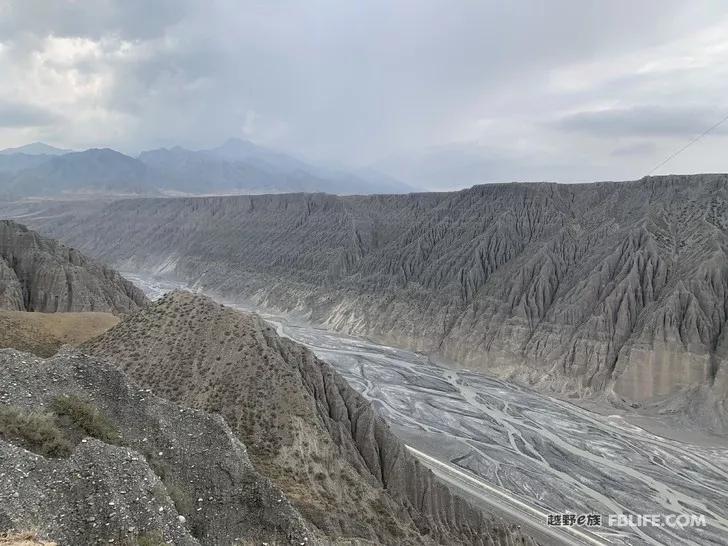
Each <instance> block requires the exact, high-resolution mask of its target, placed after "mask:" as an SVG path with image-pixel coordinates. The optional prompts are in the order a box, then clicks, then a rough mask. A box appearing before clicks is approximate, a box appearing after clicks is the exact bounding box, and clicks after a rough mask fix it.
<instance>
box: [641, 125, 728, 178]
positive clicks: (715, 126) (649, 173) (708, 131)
mask: <svg viewBox="0 0 728 546" xmlns="http://www.w3.org/2000/svg"><path fill="white" fill-rule="evenodd" d="M726 121H728V115H726V116H725V117H724V118H723V119H721V120H720V121H719V122H718V123H716V124H715V125H713V126H712V127H710V128H708V129H706V130H705V131H703V132H702V133H701V134H699V135H698V136H696V137H695V138H694V139H692V140H691V141H690V142H688V143H687V144H686V145H685V146H683V147H682V148H680V149H679V150H677V151H676V152H674V153H673V154H672V155H670V156H669V157H668V158H667V159H665V160H664V161H663V162H661V163H659V164H658V165H657V166H656V167H655V168H654V169H652V170H651V171H650V172H648V173H647V174H646V175H645V176H650V175H651V174H652V173H654V172H655V171H656V170H657V169H659V168H660V167H662V166H663V165H665V164H666V163H669V162H670V161H672V160H673V159H675V158H676V157H677V156H679V155H680V154H681V153H683V152H684V151H685V150H687V149H688V148H690V146H692V145H693V144H695V143H696V142H697V141H698V140H700V139H701V138H703V137H704V136H705V135H707V134H708V133H710V132H712V131H714V130H716V129H717V128H718V127H720V126H721V125H723V124H724V123H725V122H726Z"/></svg>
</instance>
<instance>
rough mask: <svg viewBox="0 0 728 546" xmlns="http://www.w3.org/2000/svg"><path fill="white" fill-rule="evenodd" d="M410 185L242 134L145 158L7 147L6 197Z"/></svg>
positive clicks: (399, 188) (390, 189) (1, 165)
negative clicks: (310, 159)
mask: <svg viewBox="0 0 728 546" xmlns="http://www.w3.org/2000/svg"><path fill="white" fill-rule="evenodd" d="M410 190H411V188H410V187H408V186H406V185H405V184H403V183H401V182H399V181H397V180H394V179H392V178H389V177H387V176H385V175H382V174H380V173H376V172H374V171H356V172H350V171H344V170H334V169H328V168H325V167H320V166H316V165H312V164H309V163H306V162H303V161H301V160H298V159H296V158H294V157H291V156H289V155H287V154H284V153H281V152H277V151H274V150H270V149H267V148H264V147H261V146H258V145H256V144H253V143H251V142H247V141H244V140H239V139H230V140H228V141H227V142H225V143H224V144H223V145H222V146H219V147H217V148H211V149H207V150H197V151H194V150H188V149H185V148H182V147H179V146H176V147H173V148H160V149H156V150H149V151H144V152H142V153H140V154H139V155H138V157H131V156H128V155H125V154H122V153H120V152H117V151H115V150H111V149H109V148H103V149H98V148H93V149H89V150H85V151H81V152H72V151H69V150H62V149H59V148H54V147H52V146H48V145H46V144H42V143H34V144H29V145H26V146H21V147H19V148H9V149H6V150H2V151H0V198H4V199H17V198H23V197H57V196H66V197H68V196H79V195H89V194H91V195H113V196H118V195H160V194H192V195H200V194H203V195H204V194H229V193H289V192H326V193H335V194H369V193H398V192H399V193H401V192H406V191H410Z"/></svg>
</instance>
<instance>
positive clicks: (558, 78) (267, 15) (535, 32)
mask: <svg viewBox="0 0 728 546" xmlns="http://www.w3.org/2000/svg"><path fill="white" fill-rule="evenodd" d="M721 25H722V26H721ZM716 26H717V30H715V28H716ZM723 31H728V12H726V8H725V7H724V6H723V4H722V3H721V2H718V1H716V2H698V3H686V2H682V1H676V0H668V1H657V0H646V1H643V2H638V3H634V2H627V1H626V0H616V1H614V2H609V3H598V4H595V3H591V2H582V1H580V0H560V1H553V2H545V1H539V0H531V1H528V2H522V3H506V2H495V1H492V2H485V1H484V2H455V3H453V2H444V1H442V0H398V1H396V2H391V1H389V0H372V1H370V2H365V3H360V2H340V1H338V0H313V1H311V2H296V1H293V0H277V1H275V2H263V1H258V0H247V1H240V0H210V1H209V2H192V1H188V0H164V1H159V2H147V1H143V0H127V1H121V0H98V1H90V0H89V1H74V2H70V1H69V2H65V1H63V2H52V3H49V2H43V1H40V0H10V1H7V2H4V3H2V4H0V72H2V73H3V74H4V78H3V81H2V83H0V100H5V101H8V102H24V103H27V104H31V105H33V106H35V107H37V108H40V109H43V110H47V111H48V112H51V113H54V114H56V115H57V116H58V117H57V118H56V121H54V122H53V123H52V124H51V125H49V126H45V127H42V128H38V130H37V131H36V132H35V133H33V132H32V131H28V130H23V131H16V132H12V131H10V130H4V131H0V145H3V146H5V145H7V146H10V145H17V144H21V143H22V142H23V141H26V140H37V139H40V138H47V139H50V140H52V141H54V142H56V143H58V144H60V145H63V146H67V147H74V148H82V147H85V146H95V145H108V146H114V147H117V148H120V149H122V150H124V151H129V152H134V151H139V150H141V149H144V148H149V147H157V146H169V145H174V144H182V145H185V146H190V147H202V146H208V145H211V144H215V143H218V142H220V141H222V140H224V139H226V138H228V137H233V136H236V137H243V138H249V139H251V140H253V141H256V142H258V143H260V144H266V145H269V146H273V147H277V148H280V149H283V150H285V151H288V152H290V153H294V154H297V155H301V156H303V157H305V158H308V159H313V160H318V161H324V162H329V163H344V164H353V165H356V166H364V165H369V164H375V165H378V166H380V167H381V168H386V169H387V171H388V172H389V173H392V174H399V175H400V176H404V175H407V176H414V177H422V178H426V179H427V184H428V185H429V186H431V187H445V186H448V187H452V186H461V185H466V184H469V183H471V181H484V180H495V179H519V178H522V177H525V176H528V177H530V178H536V179H538V178H551V179H560V178H563V179H569V180H572V179H586V178H588V177H595V176H598V177H604V178H616V177H621V176H626V177H630V176H632V175H633V174H634V175H635V176H636V175H641V174H642V171H643V170H644V169H645V168H646V167H647V165H648V164H650V163H654V162H655V161H654V160H655V155H658V156H659V155H660V154H662V153H667V151H668V150H671V149H674V148H675V145H676V144H677V142H676V139H680V138H682V137H683V136H687V135H688V134H690V133H691V131H694V130H695V129H696V128H698V127H702V125H701V124H702V123H703V121H705V120H707V119H709V118H710V117H711V115H712V112H713V111H717V110H719V109H720V107H721V102H722V101H724V99H723V97H725V96H728V95H727V94H726V92H728V74H726V71H728V69H724V68H722V67H724V66H725V67H728V56H727V55H726V53H725V51H726V49H725V48H723V49H721V46H722V45H724V40H725V38H723V36H725V35H726V32H723ZM6 75H7V77H6ZM688 105H689V106H688ZM722 105H723V106H728V104H726V103H724V104H722ZM605 111H608V112H609V114H605V113H604V112H605ZM574 112H577V113H576V114H575V113H574ZM555 118H557V119H558V122H553V119H555ZM635 136H643V137H649V139H651V141H652V150H649V149H647V148H645V149H643V150H641V151H640V150H639V148H635V151H634V153H631V154H621V155H620V161H619V162H618V163H619V164H618V165H615V163H616V162H615V161H614V155H612V154H613V150H615V149H619V148H622V147H625V146H629V145H631V144H632V143H631V142H628V141H630V140H631V139H633V137H635ZM715 138H720V137H718V136H716V137H715ZM443 149H447V150H449V151H448V153H447V154H443V153H442V150H443ZM415 157H416V158H419V159H418V161H420V165H427V166H428V167H427V169H426V172H424V173H423V169H422V168H418V169H415V168H412V161H413V159H412V158H415ZM682 159H683V158H682V157H681V161H682ZM703 159H704V157H703V158H701V157H698V156H696V157H693V158H692V159H691V162H687V163H681V164H680V165H681V166H682V168H684V169H686V170H689V169H695V168H699V166H700V165H701V160H703ZM713 168H715V167H713ZM725 168H726V169H728V165H726V167H725ZM407 173H411V174H407ZM435 173H436V174H435ZM410 182H412V183H414V184H415V185H418V181H417V180H410Z"/></svg>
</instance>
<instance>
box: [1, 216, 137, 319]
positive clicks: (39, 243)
mask: <svg viewBox="0 0 728 546" xmlns="http://www.w3.org/2000/svg"><path fill="white" fill-rule="evenodd" d="M146 303H147V299H146V298H145V296H144V294H143V293H142V292H141V291H140V290H139V289H138V288H136V287H135V286H134V285H133V284H131V283H130V282H129V281H127V280H125V279H124V278H122V277H121V275H119V274H118V273H117V272H116V271H114V270H113V269H110V268H108V267H105V266H103V265H100V264H98V263H96V262H94V261H92V260H89V259H88V258H86V257H85V256H83V255H82V254H81V253H80V252H78V251H77V250H74V249H72V248H68V247H66V246H63V245H62V244H60V243H58V242H57V241H54V240H52V239H47V238H45V237H41V236H40V235H38V234H37V233H35V232H33V231H30V230H29V229H27V228H26V227H25V226H22V225H20V224H16V223H15V222H11V221H7V220H3V221H0V308H1V309H9V310H12V311H41V312H56V311H105V312H113V313H129V312H132V311H135V310H137V309H139V308H140V307H142V306H144V305H145V304H146Z"/></svg>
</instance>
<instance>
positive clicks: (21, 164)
mask: <svg viewBox="0 0 728 546" xmlns="http://www.w3.org/2000/svg"><path fill="white" fill-rule="evenodd" d="M53 157H55V156H52V155H45V154H38V155H34V154H23V153H17V154H0V172H1V173H17V172H19V171H22V170H24V169H31V168H33V167H37V166H38V165H41V164H43V163H46V162H48V161H50V160H51V159H53Z"/></svg>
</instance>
